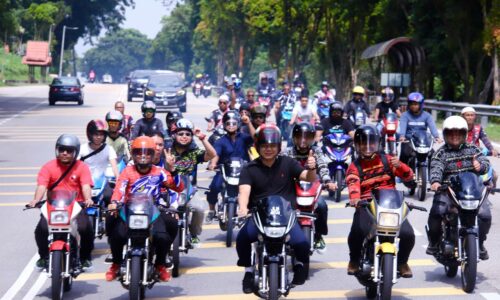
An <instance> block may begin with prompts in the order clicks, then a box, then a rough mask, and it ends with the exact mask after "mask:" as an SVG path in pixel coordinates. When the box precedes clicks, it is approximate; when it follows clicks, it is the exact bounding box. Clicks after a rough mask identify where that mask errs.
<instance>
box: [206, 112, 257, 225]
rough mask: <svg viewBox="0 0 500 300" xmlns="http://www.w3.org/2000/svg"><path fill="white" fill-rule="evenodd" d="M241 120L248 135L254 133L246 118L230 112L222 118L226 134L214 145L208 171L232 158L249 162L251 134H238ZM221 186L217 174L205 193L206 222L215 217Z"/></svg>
mask: <svg viewBox="0 0 500 300" xmlns="http://www.w3.org/2000/svg"><path fill="white" fill-rule="evenodd" d="M242 120H243V121H244V123H245V124H247V126H249V129H250V133H252V132H253V133H255V130H254V128H253V126H252V125H251V123H250V119H249V118H248V117H243V118H242V119H240V115H239V113H238V112H237V111H234V110H230V111H228V112H226V113H225V114H224V117H222V124H223V125H224V129H225V130H226V134H225V135H224V136H222V137H221V138H220V139H218V140H217V141H216V142H215V144H214V148H215V151H216V152H217V156H216V157H214V158H213V159H212V160H211V161H210V164H209V166H208V169H209V170H214V169H215V168H216V167H217V164H218V163H221V164H224V163H225V162H226V161H227V160H229V159H230V158H232V157H240V158H242V159H243V160H244V161H250V158H249V156H248V149H249V148H250V147H251V146H252V145H253V137H252V136H253V134H246V133H241V132H238V129H239V127H240V123H241V121H242ZM222 184H223V178H222V174H221V173H220V172H217V173H216V174H215V176H214V178H213V179H212V183H211V184H210V186H209V189H210V191H209V192H208V193H207V201H208V206H209V209H210V210H209V212H208V215H207V221H212V219H213V218H214V216H215V204H217V195H218V194H219V193H220V192H221V190H222Z"/></svg>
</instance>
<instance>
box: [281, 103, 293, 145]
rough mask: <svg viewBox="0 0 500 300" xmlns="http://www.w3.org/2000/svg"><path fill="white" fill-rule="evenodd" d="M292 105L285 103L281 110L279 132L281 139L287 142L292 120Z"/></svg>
mask: <svg viewBox="0 0 500 300" xmlns="http://www.w3.org/2000/svg"><path fill="white" fill-rule="evenodd" d="M292 111H293V104H292V103H287V104H285V107H283V109H282V110H281V132H282V133H283V135H282V136H283V139H285V140H288V138H289V136H290V120H291V119H292Z"/></svg>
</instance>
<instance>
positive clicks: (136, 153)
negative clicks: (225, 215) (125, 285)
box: [106, 136, 184, 281]
mask: <svg viewBox="0 0 500 300" xmlns="http://www.w3.org/2000/svg"><path fill="white" fill-rule="evenodd" d="M155 147H156V145H155V143H154V141H153V139H152V138H151V137H148V136H140V137H138V138H136V139H135V140H134V141H133V142H132V147H131V148H132V158H133V160H134V165H130V166H127V167H126V168H125V170H123V172H122V173H121V174H120V176H119V177H118V180H117V182H116V187H115V190H114V192H113V196H112V197H111V204H110V205H109V206H108V208H109V209H110V210H112V209H116V207H117V204H119V203H121V204H123V203H126V201H127V197H126V196H127V195H129V194H130V193H144V194H147V195H151V196H153V199H155V203H156V204H157V205H158V204H160V205H167V206H168V204H167V203H165V201H164V200H163V199H162V198H161V197H160V190H161V188H162V187H166V188H169V189H173V190H175V191H177V192H181V191H182V190H183V189H184V184H183V182H182V180H180V179H178V178H177V176H176V178H175V179H174V177H173V176H172V175H171V174H170V172H168V171H167V170H165V169H163V168H160V167H157V166H155V165H153V156H154V151H155V150H154V149H155ZM171 159H172V158H171V157H167V160H171ZM169 163H170V164H171V165H172V164H173V162H172V161H171V162H169ZM106 229H107V231H108V237H109V238H108V242H109V244H110V247H111V253H112V255H113V264H112V265H111V267H110V268H109V270H108V272H106V280H107V281H111V280H113V279H115V278H116V276H117V274H118V271H119V270H120V266H121V263H122V250H123V246H124V245H125V243H126V242H127V224H125V223H124V222H122V221H121V220H120V219H119V218H117V217H116V216H109V217H108V218H107V220H106ZM152 232H153V247H154V248H155V253H156V262H155V269H156V272H157V273H158V276H159V278H160V280H161V281H169V280H170V271H169V270H168V269H167V268H166V256H167V251H168V249H170V246H171V244H172V242H173V241H174V239H175V236H176V235H177V219H176V218H175V216H173V215H172V214H170V213H166V212H161V214H160V217H159V218H158V220H156V221H155V223H154V224H153V230H152Z"/></svg>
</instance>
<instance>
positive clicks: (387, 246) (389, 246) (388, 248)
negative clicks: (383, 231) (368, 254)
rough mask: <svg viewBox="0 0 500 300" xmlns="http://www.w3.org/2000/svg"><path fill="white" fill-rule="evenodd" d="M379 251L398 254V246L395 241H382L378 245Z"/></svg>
mask: <svg viewBox="0 0 500 300" xmlns="http://www.w3.org/2000/svg"><path fill="white" fill-rule="evenodd" d="M379 252H382V253H383V254H385V253H391V254H396V247H395V246H394V244H393V243H382V244H380V245H379V246H378V249H377V253H379Z"/></svg>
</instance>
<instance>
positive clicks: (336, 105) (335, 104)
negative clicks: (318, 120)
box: [328, 101, 344, 117]
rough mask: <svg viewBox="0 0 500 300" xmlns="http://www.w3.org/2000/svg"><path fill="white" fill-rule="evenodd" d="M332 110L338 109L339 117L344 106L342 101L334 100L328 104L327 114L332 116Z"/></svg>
mask: <svg viewBox="0 0 500 300" xmlns="http://www.w3.org/2000/svg"><path fill="white" fill-rule="evenodd" d="M334 111H339V112H340V117H342V114H343V113H344V106H343V105H342V103H340V102H338V101H334V102H332V103H331V104H330V109H329V111H328V114H329V115H330V117H332V113H333V112H334Z"/></svg>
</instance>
